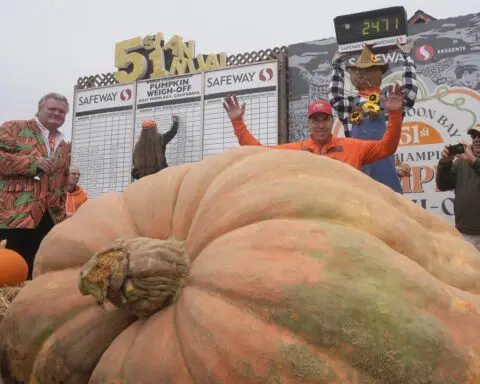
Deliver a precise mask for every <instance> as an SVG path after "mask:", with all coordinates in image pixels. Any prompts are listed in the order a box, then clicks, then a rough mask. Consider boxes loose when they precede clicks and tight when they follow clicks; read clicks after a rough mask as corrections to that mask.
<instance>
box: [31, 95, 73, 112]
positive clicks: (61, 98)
mask: <svg viewBox="0 0 480 384" xmlns="http://www.w3.org/2000/svg"><path fill="white" fill-rule="evenodd" d="M50 99H53V100H56V101H61V102H62V103H65V105H66V106H67V113H68V111H69V110H70V105H69V104H68V100H67V98H66V97H65V96H63V95H61V94H59V93H56V92H50V93H47V94H46V95H45V96H43V97H42V98H41V99H40V101H39V102H38V112H40V110H41V109H42V107H43V105H44V104H45V102H46V101H47V100H50ZM38 112H37V115H38Z"/></svg>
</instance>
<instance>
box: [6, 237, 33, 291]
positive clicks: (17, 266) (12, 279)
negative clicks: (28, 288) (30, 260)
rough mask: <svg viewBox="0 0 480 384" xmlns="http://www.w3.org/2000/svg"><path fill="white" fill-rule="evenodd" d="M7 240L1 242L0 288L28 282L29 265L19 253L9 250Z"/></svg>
mask: <svg viewBox="0 0 480 384" xmlns="http://www.w3.org/2000/svg"><path fill="white" fill-rule="evenodd" d="M6 246H7V240H1V241H0V287H3V286H13V285H18V284H22V283H23V282H24V281H25V280H27V276H28V265H27V262H26V261H25V259H24V258H23V257H22V256H21V255H19V254H18V253H17V252H15V251H13V250H11V249H7V248H6Z"/></svg>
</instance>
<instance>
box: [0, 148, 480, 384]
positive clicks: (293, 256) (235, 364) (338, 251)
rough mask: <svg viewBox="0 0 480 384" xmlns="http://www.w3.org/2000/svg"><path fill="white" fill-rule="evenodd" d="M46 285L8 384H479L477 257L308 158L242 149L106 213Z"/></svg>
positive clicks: (13, 357)
mask: <svg viewBox="0 0 480 384" xmlns="http://www.w3.org/2000/svg"><path fill="white" fill-rule="evenodd" d="M34 275H35V278H34V280H33V282H32V283H31V284H29V285H27V286H26V287H25V288H24V289H23V290H22V291H21V292H20V294H19V295H18V296H17V298H16V300H15V301H14V302H13V304H12V305H11V306H10V308H9V310H8V312H7V316H6V318H5V319H4V321H3V322H2V323H1V325H0V343H1V347H0V353H1V356H0V361H1V373H2V375H3V376H4V379H5V380H6V384H7V383H18V382H23V383H70V384H71V383H79V384H80V383H90V384H100V383H128V384H150V383H151V384H162V383H165V384H167V383H169V384H170V383H178V384H208V383H232V384H240V383H241V384H253V383H401V384H407V383H408V384H415V383H462V384H466V383H467V384H468V383H470V384H473V383H479V382H480V326H479V324H480V300H479V293H480V256H479V253H477V251H476V250H475V248H473V246H472V245H470V244H469V243H467V242H465V241H464V240H463V239H462V237H461V235H460V234H459V233H458V232H457V231H456V230H455V229H454V228H453V227H452V226H450V225H449V224H448V223H446V222H445V221H443V219H440V218H438V217H437V216H434V215H433V214H430V213H428V212H426V211H425V210H423V209H422V208H421V207H419V206H417V205H415V204H413V203H411V202H410V201H409V200H407V199H406V198H405V197H403V196H400V195H397V194H395V193H394V192H392V191H391V190H390V189H389V188H387V187H385V186H383V185H381V184H379V183H377V182H375V181H373V180H372V179H370V178H368V177H367V176H365V175H364V174H363V173H361V172H358V171H356V170H355V169H353V168H351V167H349V166H347V165H344V164H342V163H340V162H337V161H335V160H330V159H327V158H324V157H319V156H314V155H312V154H310V153H306V152H295V151H285V150H284V151H277V150H267V149H264V148H259V147H242V148H238V149H233V150H230V151H227V152H226V153H224V154H220V155H218V156H214V157H211V158H207V159H205V160H204V161H202V162H200V163H197V164H189V165H185V166H179V167H170V168H168V169H166V170H164V171H161V172H160V173H158V174H156V175H152V176H149V177H146V178H144V179H142V180H140V181H139V182H137V183H134V184H132V185H130V186H129V187H128V188H127V189H126V191H125V192H124V193H123V194H121V193H111V194H107V195H104V196H102V197H100V198H98V199H95V200H91V201H89V202H87V203H86V204H85V205H84V207H83V208H82V209H81V210H80V211H79V212H78V213H77V214H75V216H73V217H72V218H71V219H69V220H68V221H65V222H64V223H62V224H60V225H58V226H56V227H55V228H54V229H53V231H52V232H51V233H50V234H49V235H48V236H47V238H46V239H45V240H44V241H43V243H42V245H41V247H40V250H39V252H38V255H37V258H36V266H35V271H34ZM112 303H113V304H112Z"/></svg>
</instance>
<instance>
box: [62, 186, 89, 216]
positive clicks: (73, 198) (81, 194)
mask: <svg viewBox="0 0 480 384" xmlns="http://www.w3.org/2000/svg"><path fill="white" fill-rule="evenodd" d="M86 201H87V194H86V193H85V191H84V190H83V189H82V187H80V186H78V185H77V186H76V187H75V190H74V191H73V192H72V193H70V192H67V202H66V211H67V213H70V214H74V213H75V212H77V210H78V208H79V207H80V206H81V205H82V204H83V203H85V202H86Z"/></svg>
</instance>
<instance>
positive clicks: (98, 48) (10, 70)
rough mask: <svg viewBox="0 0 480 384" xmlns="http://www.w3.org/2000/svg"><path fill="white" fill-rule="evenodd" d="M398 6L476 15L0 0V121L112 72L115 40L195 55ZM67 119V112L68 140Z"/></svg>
mask: <svg viewBox="0 0 480 384" xmlns="http://www.w3.org/2000/svg"><path fill="white" fill-rule="evenodd" d="M402 3H403V6H404V7H405V8H406V10H407V14H408V17H410V16H412V15H413V13H414V12H415V11H416V10H418V9H422V10H423V11H425V12H427V13H429V14H431V15H432V16H434V17H436V18H447V17H451V16H458V15H464V14H469V13H476V12H480V4H479V3H478V1H476V0H475V1H474V0H462V1H457V2H452V1H450V0H448V1H447V0H424V1H416V0H404V1H403V2H394V1H390V0H388V1H380V0H369V1H357V0H355V1H353V0H346V1H343V2H342V1H335V2H326V1H325V2H322V1H319V0H315V1H314V0H296V1H291V2H288V3H287V2H285V4H288V7H282V6H281V2H280V1H279V0H276V1H273V0H263V1H261V0H242V1H238V2H234V1H220V0H203V1H198V0H197V1H193V0H183V1H178V2H174V1H167V0H162V1H159V0H136V1H133V0H128V1H127V0H95V1H93V0H82V1H68V0H24V1H20V0H15V1H13V0H12V1H8V0H2V11H1V14H0V32H1V41H2V43H1V53H0V57H1V59H0V97H1V104H0V121H1V122H3V121H7V120H12V119H29V118H31V117H32V116H33V115H34V113H35V111H36V107H37V102H38V100H39V99H40V97H41V96H42V95H43V94H45V93H48V92H51V91H55V92H59V93H62V94H64V95H65V96H67V97H68V99H69V100H70V101H71V102H72V99H73V87H74V85H75V83H76V81H77V78H78V77H80V76H86V75H91V74H97V73H105V72H113V71H115V68H114V66H113V63H114V49H115V43H116V42H118V41H121V40H126V39H129V38H132V37H136V36H142V37H143V36H145V35H147V34H155V33H156V32H163V33H164V35H165V39H167V40H168V39H169V38H170V37H171V36H172V35H174V34H177V35H180V36H182V37H183V38H184V40H195V42H196V53H211V52H221V51H222V52H227V54H232V53H239V52H246V51H252V50H259V49H265V48H273V47H276V46H281V45H288V44H293V43H300V42H304V41H310V40H316V39H322V38H327V37H331V36H334V28H333V18H334V17H336V16H339V15H344V14H348V13H355V12H361V11H366V10H372V9H377V8H384V7H388V6H397V5H402ZM327 4H328V5H327ZM333 5H334V6H333ZM71 121H72V115H71V113H70V114H69V115H68V117H67V121H66V123H65V125H64V126H63V128H62V130H63V132H64V133H65V134H66V136H67V138H70V137H71Z"/></svg>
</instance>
